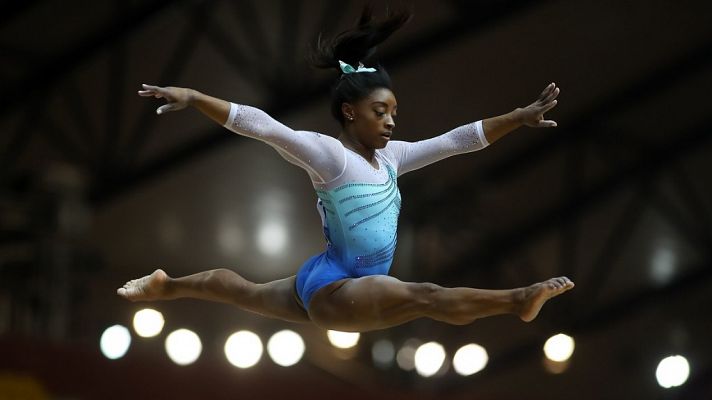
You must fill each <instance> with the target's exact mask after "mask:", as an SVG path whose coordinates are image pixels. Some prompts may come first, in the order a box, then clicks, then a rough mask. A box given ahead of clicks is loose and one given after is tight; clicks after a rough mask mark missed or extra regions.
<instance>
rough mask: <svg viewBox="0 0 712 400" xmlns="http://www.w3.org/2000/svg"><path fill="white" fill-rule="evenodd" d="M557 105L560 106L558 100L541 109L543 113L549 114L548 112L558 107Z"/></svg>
mask: <svg viewBox="0 0 712 400" xmlns="http://www.w3.org/2000/svg"><path fill="white" fill-rule="evenodd" d="M557 104H559V102H558V100H553V101H552V102H551V103H549V104H545V105H544V106H543V107H542V108H541V113H542V114H544V113H545V112H547V111H549V110H551V109H552V108H554V107H556V105H557Z"/></svg>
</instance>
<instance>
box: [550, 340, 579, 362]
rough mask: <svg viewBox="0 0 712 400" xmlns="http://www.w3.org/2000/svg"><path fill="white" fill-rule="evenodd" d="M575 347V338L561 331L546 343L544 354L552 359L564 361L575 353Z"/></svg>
mask: <svg viewBox="0 0 712 400" xmlns="http://www.w3.org/2000/svg"><path fill="white" fill-rule="evenodd" d="M574 347H575V343H574V339H573V338H572V337H571V336H568V335H565V334H563V333H559V334H558V335H554V336H552V337H550V338H549V339H548V340H547V341H546V343H544V354H545V355H546V358H548V359H549V360H551V361H556V362H564V361H567V360H568V359H569V358H570V357H571V355H572V354H573V353H574Z"/></svg>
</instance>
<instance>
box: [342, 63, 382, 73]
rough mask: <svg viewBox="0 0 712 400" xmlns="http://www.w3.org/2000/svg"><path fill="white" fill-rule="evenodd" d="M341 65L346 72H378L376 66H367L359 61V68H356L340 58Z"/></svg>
mask: <svg viewBox="0 0 712 400" xmlns="http://www.w3.org/2000/svg"><path fill="white" fill-rule="evenodd" d="M339 66H340V67H341V71H342V72H343V73H344V74H353V73H356V72H376V68H366V67H364V66H363V64H362V63H358V68H354V67H352V66H351V65H349V64H346V63H345V62H343V61H341V60H339Z"/></svg>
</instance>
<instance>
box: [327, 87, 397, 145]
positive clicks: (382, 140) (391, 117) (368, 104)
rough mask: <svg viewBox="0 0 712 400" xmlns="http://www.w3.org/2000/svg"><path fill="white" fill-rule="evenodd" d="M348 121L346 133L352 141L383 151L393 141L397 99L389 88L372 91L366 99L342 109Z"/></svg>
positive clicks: (345, 104)
mask: <svg viewBox="0 0 712 400" xmlns="http://www.w3.org/2000/svg"><path fill="white" fill-rule="evenodd" d="M341 109H342V112H343V113H344V117H345V120H346V131H347V132H349V134H350V135H351V136H352V139H354V140H356V141H358V142H359V143H360V144H361V145H363V146H364V147H366V148H370V149H382V148H384V147H386V144H388V141H389V140H390V139H391V134H392V133H393V128H395V126H396V123H395V117H396V112H397V110H398V104H397V103H396V97H395V95H393V92H392V91H391V90H390V89H387V88H378V89H374V90H373V91H371V93H370V94H369V95H368V96H366V97H365V98H363V99H361V100H359V101H357V102H355V103H353V104H350V103H344V104H343V105H342V107H341Z"/></svg>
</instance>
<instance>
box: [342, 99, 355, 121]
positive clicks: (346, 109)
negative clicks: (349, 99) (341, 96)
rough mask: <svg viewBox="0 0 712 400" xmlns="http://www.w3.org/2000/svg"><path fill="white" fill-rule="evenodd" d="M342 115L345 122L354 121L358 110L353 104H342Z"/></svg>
mask: <svg viewBox="0 0 712 400" xmlns="http://www.w3.org/2000/svg"><path fill="white" fill-rule="evenodd" d="M341 114H342V115H343V116H344V120H348V121H353V119H354V116H355V115H356V110H355V109H354V106H353V105H352V104H351V103H341Z"/></svg>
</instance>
